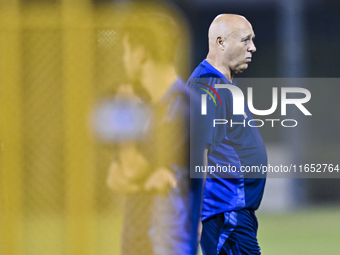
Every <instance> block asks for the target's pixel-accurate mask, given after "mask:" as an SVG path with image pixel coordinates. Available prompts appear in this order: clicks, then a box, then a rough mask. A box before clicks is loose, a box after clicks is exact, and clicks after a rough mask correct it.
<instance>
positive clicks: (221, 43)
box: [216, 36, 225, 50]
mask: <svg viewBox="0 0 340 255" xmlns="http://www.w3.org/2000/svg"><path fill="white" fill-rule="evenodd" d="M216 45H217V47H218V48H219V49H221V50H224V49H225V41H224V38H223V37H222V36H218V37H217V38H216Z"/></svg>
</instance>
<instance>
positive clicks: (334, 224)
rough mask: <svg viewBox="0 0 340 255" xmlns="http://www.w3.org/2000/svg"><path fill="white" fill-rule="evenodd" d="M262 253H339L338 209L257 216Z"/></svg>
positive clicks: (339, 216) (302, 254) (339, 209)
mask: <svg viewBox="0 0 340 255" xmlns="http://www.w3.org/2000/svg"><path fill="white" fill-rule="evenodd" d="M257 217H258V220H259V232H258V239H259V243H260V246H261V247H262V254H263V255H287V254H289V255H305V254H307V255H317V254H318V255H320V254H327V255H338V254H340V208H330V207H328V208H318V209H316V208H310V209H304V210H299V211H294V212H290V213H284V214H265V213H261V214H260V213H259V214H258V215H257Z"/></svg>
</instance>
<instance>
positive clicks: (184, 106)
mask: <svg viewBox="0 0 340 255" xmlns="http://www.w3.org/2000/svg"><path fill="white" fill-rule="evenodd" d="M122 31H123V33H122V34H123V36H122V38H123V39H122V44H123V49H124V59H123V63H124V69H125V70H126V73H127V76H128V77H129V80H130V82H131V83H132V84H133V85H132V86H131V88H133V90H134V96H135V97H137V98H138V100H139V101H141V104H142V105H148V106H149V107H150V109H151V112H153V117H152V118H150V119H149V121H150V125H149V128H148V129H147V130H145V133H144V136H143V137H141V139H140V141H135V142H133V141H132V142H131V141H130V142H125V143H123V144H121V148H120V152H119V156H118V158H119V159H118V160H117V161H116V162H113V163H112V165H111V167H110V171H109V172H110V173H109V176H108V180H107V182H108V185H109V186H110V187H111V189H112V190H114V191H116V192H119V193H128V194H130V195H128V197H127V201H126V209H125V217H124V226H123V237H122V239H123V248H122V253H123V254H127V255H133V254H148V255H152V254H157V255H158V254H160V255H167V254H168V255H172V254H185V255H196V251H197V246H198V238H197V236H198V234H197V231H198V230H197V229H198V221H199V214H200V200H201V198H202V196H201V193H202V191H203V189H202V180H201V179H196V180H193V181H190V179H189V151H188V146H189V130H188V126H189V124H188V122H189V119H190V118H189V90H188V88H187V87H186V86H185V84H184V83H183V82H182V81H181V79H179V78H178V75H177V72H176V70H175V66H174V58H175V55H176V50H177V45H178V42H177V41H178V38H179V35H178V34H177V33H178V31H179V28H178V27H177V26H176V23H175V22H174V21H173V20H172V19H171V18H169V17H168V16H166V15H159V14H155V13H149V14H145V15H137V17H133V18H131V19H127V22H126V23H125V25H124V27H123V29H122ZM130 94H131V93H130ZM200 147H202V149H201V150H200ZM195 151H196V152H195V153H197V154H198V153H199V157H198V156H196V157H195V158H196V159H197V160H196V162H197V164H201V163H199V162H200V160H201V159H202V155H203V146H200V145H199V144H198V146H196V150H195Z"/></svg>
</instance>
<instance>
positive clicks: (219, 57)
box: [207, 14, 256, 79]
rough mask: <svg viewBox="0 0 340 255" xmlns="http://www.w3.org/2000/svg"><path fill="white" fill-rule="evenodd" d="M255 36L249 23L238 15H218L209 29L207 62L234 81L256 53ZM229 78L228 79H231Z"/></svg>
mask: <svg viewBox="0 0 340 255" xmlns="http://www.w3.org/2000/svg"><path fill="white" fill-rule="evenodd" d="M254 38H255V34H254V31H253V28H252V26H251V24H250V23H249V21H248V20H247V19H246V18H245V17H243V16H240V15H236V14H221V15H218V16H217V17H216V18H215V19H214V20H213V22H212V23H211V25H210V28H209V54H208V57H207V60H208V61H209V62H210V63H211V64H213V66H215V67H216V68H217V69H218V70H219V71H220V72H222V73H223V74H226V75H227V76H228V73H229V77H230V78H231V79H232V77H233V75H234V74H235V73H240V72H243V71H244V70H245V69H246V68H247V67H248V62H250V61H251V57H252V53H253V52H255V51H256V48H255V45H254V43H253V39H254ZM229 77H227V78H229Z"/></svg>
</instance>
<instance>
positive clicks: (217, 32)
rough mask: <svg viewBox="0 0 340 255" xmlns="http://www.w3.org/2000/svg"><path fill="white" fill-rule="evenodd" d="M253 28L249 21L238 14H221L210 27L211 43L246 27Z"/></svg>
mask: <svg viewBox="0 0 340 255" xmlns="http://www.w3.org/2000/svg"><path fill="white" fill-rule="evenodd" d="M249 26H250V27H251V25H250V23H249V22H248V20H247V19H246V18H245V17H243V16H240V15H236V14H220V15H218V16H217V17H216V18H215V19H214V20H213V22H212V23H211V25H210V28H209V41H215V39H216V38H217V37H218V36H222V37H228V35H230V34H232V33H233V32H234V31H237V30H239V29H242V28H245V27H249Z"/></svg>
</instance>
